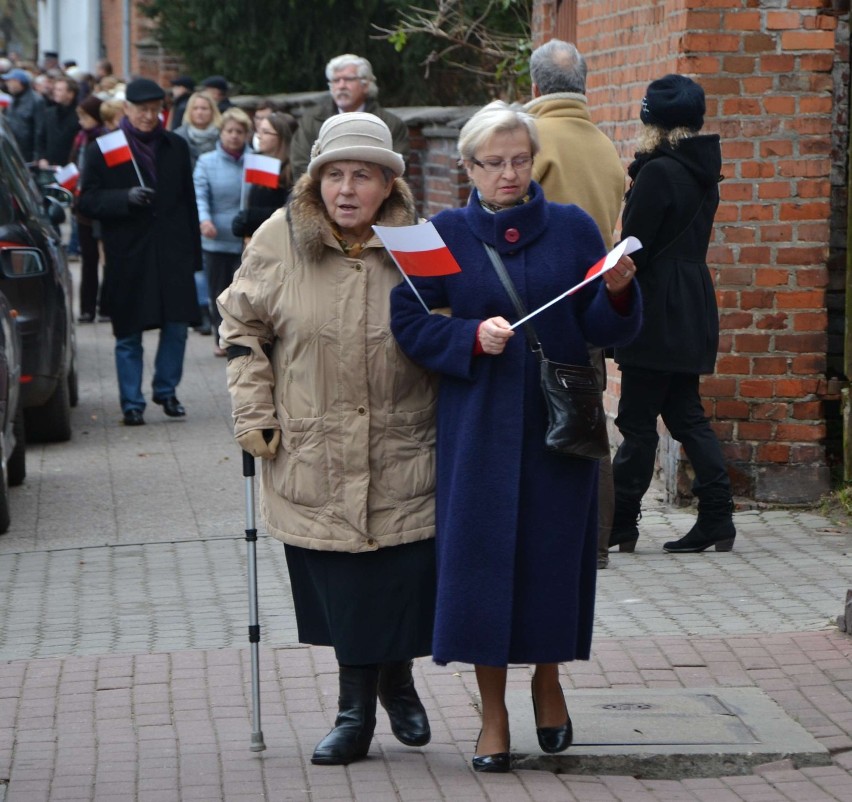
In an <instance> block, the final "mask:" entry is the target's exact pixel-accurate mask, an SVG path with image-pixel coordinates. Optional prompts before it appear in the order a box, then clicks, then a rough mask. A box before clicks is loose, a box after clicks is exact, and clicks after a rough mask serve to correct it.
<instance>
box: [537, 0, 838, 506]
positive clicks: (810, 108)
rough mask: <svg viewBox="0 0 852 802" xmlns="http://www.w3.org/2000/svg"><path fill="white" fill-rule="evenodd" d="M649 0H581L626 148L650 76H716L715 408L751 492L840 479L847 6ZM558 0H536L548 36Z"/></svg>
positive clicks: (584, 26)
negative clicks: (837, 435) (831, 476)
mask: <svg viewBox="0 0 852 802" xmlns="http://www.w3.org/2000/svg"><path fill="white" fill-rule="evenodd" d="M638 5H639V4H636V3H633V2H631V1H630V0H579V2H578V33H577V41H576V44H577V46H578V47H579V48H580V50H581V52H583V53H584V55H585V56H586V58H587V60H588V63H589V81H588V95H589V101H590V105H591V107H592V114H593V116H594V117H595V120H596V122H598V124H599V125H600V126H601V128H602V129H603V130H604V131H606V133H607V134H609V136H610V137H611V138H612V139H613V140H614V141H615V142H616V145H617V146H618V147H619V150H620V152H621V154H622V156H623V157H624V159H625V163H626V162H627V161H628V160H629V158H630V155H631V153H632V150H633V143H634V141H635V135H636V131H637V129H638V123H637V117H638V107H639V102H640V101H641V98H642V96H643V94H644V89H645V86H646V85H647V83H648V81H649V80H651V79H653V78H655V77H659V76H661V75H663V74H664V73H666V72H680V73H683V74H687V75H690V76H691V77H693V78H695V79H696V80H697V81H698V82H699V83H701V84H702V86H703V87H704V89H705V90H706V92H707V100H708V109H707V118H706V119H707V124H706V130H707V131H708V132H718V133H720V134H721V135H722V142H723V146H722V147H723V157H724V168H723V170H724V175H725V181H724V182H723V183H722V185H721V194H722V203H721V205H720V208H719V212H718V214H717V217H716V231H715V239H714V241H713V242H712V244H711V248H710V253H709V262H710V266H711V270H713V272H714V275H715V278H716V285H717V295H718V299H719V305H720V316H721V326H722V340H721V347H720V354H719V361H718V365H717V372H716V375H715V376H714V377H708V378H707V379H705V380H704V381H703V393H704V395H705V398H706V400H707V403H706V406H707V411H708V413H710V414H711V415H712V417H713V420H714V426H715V427H716V430H717V433H718V434H719V436H720V438H721V440H722V441H723V447H724V450H725V453H726V456H727V458H728V460H729V464H730V466H731V472H732V477H733V479H734V481H735V485H736V491H737V492H738V493H740V494H743V495H747V496H752V497H754V498H757V499H763V500H771V501H787V502H797V501H808V500H812V499H814V498H816V497H818V496H819V495H820V494H821V493H822V492H825V490H827V489H828V484H829V482H828V468H827V465H828V464H829V462H830V456H831V442H830V441H829V440H828V434H829V424H830V423H831V420H832V417H833V416H836V414H837V412H836V394H835V393H836V387H835V386H834V383H830V382H828V381H827V375H830V373H829V366H830V363H831V364H832V365H837V364H840V361H839V354H840V352H841V351H842V330H843V328H842V327H843V322H842V288H843V276H844V267H843V262H844V258H845V216H846V191H845V187H846V156H845V154H846V151H845V148H846V141H847V137H848V115H847V109H848V40H849V34H848V15H846V16H845V17H843V18H841V19H840V23H841V24H840V25H839V26H838V17H837V16H834V15H832V14H831V13H826V12H825V11H824V10H823V6H827V5H829V4H828V3H826V2H823V0H788V1H787V2H778V3H775V4H774V5H775V6H776V7H774V8H756V7H755V6H756V5H757V4H756V3H755V2H753V0H664V1H663V2H658V3H655V4H654V5H653V6H651V5H650V4H642V7H637V6H638ZM761 5H764V4H761ZM555 7H556V2H555V0H542V1H541V2H538V3H536V9H535V23H536V25H537V26H539V27H538V28H537V29H536V31H535V33H534V36H535V38H536V41H537V42H540V41H544V40H545V39H546V38H548V37H547V36H546V33H547V31H548V30H550V29H551V28H550V27H549V26H550V25H551V20H552V18H553V16H552V15H553V12H554V10H555ZM542 34H545V35H542ZM838 293H839V294H840V302H838V299H837V296H838ZM832 297H834V300H833V301H832ZM832 310H833V311H832ZM830 313H831V314H832V321H833V322H832V325H831V326H830V324H829V314H830ZM838 317H840V319H839V320H838ZM830 329H832V330H833V331H834V332H835V333H834V335H833V337H832V342H830V341H829V330H830ZM838 329H839V331H840V334H839V335H838V333H837V330H838ZM616 376H617V374H616ZM834 431H835V432H836V427H835V429H834ZM682 468H683V466H682V465H681V469H682ZM674 485H680V486H682V485H683V482H670V486H674Z"/></svg>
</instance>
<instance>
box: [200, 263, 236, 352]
mask: <svg viewBox="0 0 852 802" xmlns="http://www.w3.org/2000/svg"><path fill="white" fill-rule="evenodd" d="M242 258H243V255H242V254H241V253H219V252H218V251H205V252H204V273H205V274H206V276H207V291H208V293H209V294H210V322H211V324H212V326H213V333H214V335H215V336H216V342H217V343H218V341H219V324H220V323H221V322H222V316H221V315H220V314H219V309H218V307H217V306H216V299H217V298H218V297H219V296H220V295H221V294H222V293H223V292H224V291H225V290H227V289H228V287H230V286H231V281H232V280H233V278H234V273H236V272H237V268H238V267H239V266H240V261H241V260H242Z"/></svg>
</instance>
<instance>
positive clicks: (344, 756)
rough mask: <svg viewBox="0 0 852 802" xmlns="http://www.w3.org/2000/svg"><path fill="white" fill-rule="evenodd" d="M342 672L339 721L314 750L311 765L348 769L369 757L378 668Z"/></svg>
mask: <svg viewBox="0 0 852 802" xmlns="http://www.w3.org/2000/svg"><path fill="white" fill-rule="evenodd" d="M339 670H340V696H339V697H338V700H337V718H336V719H335V720H334V729H333V730H332V731H331V732H330V733H329V734H328V735H326V736H325V738H323V739H322V740H321V741H320V742H319V743H318V744H317V748H316V749H315V750H314V754H313V757H312V758H311V763H315V764H317V765H322V766H345V765H346V764H348V763H352V762H353V761H355V760H360V759H361V758H363V757H366V756H367V752H368V751H369V749H370V742H371V741H372V740H373V732H374V730H375V729H376V694H377V688H378V682H379V668H378V666H376V665H366V666H344V665H341V666H340V668H339Z"/></svg>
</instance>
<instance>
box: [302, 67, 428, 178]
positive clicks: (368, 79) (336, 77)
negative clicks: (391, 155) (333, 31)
mask: <svg viewBox="0 0 852 802" xmlns="http://www.w3.org/2000/svg"><path fill="white" fill-rule="evenodd" d="M325 77H326V78H327V79H328V88H329V93H330V94H329V97H328V98H327V99H325V100H323V101H322V102H321V103H319V104H318V105H317V106H316V107H314V108H312V109H309V110H307V111H306V112H305V113H304V114H303V115H302V118H301V120H300V121H299V127H298V129H297V130H296V133H295V134H294V135H293V142H292V144H291V145H290V162H291V163H292V165H293V179H294V180H297V179H298V178H299V177H300V176H301V175H302V173H304V172H305V170H306V169H307V167H308V162H309V161H310V160H311V148H312V147H313V144H314V142H315V141H316V138H317V135H318V134H319V130H320V128H321V127H322V124H323V123H324V122H325V121H326V120H327V119H328V118H329V117H331V116H332V115H334V114H345V113H346V112H350V111H366V112H369V113H370V114H375V115H376V117H378V118H379V119H381V120H383V121H384V122H385V123H386V124H387V127H388V128H390V132H391V136H392V138H393V149H394V150H395V151H396V152H397V153H399V154H400V156H402V158H403V159H405V162H406V163H408V156H409V154H410V152H411V148H410V146H409V143H408V126H407V125H406V124H405V123H404V122H403V121H402V120H400V119H399V117H397V116H396V115H395V114H392V113H391V112H389V111H388V110H387V109H384V108H382V107H381V106H380V105H379V102H378V100H376V98H377V97H378V95H379V88H378V86H377V85H376V77H375V75H373V67H372V65H371V64H370V62H369V61H367V59H365V58H362V57H361V56H356V55H353V54H352V53H345V54H344V55H342V56H335V57H334V58H333V59H332V60H331V61H329V62H328V64H326V67H325Z"/></svg>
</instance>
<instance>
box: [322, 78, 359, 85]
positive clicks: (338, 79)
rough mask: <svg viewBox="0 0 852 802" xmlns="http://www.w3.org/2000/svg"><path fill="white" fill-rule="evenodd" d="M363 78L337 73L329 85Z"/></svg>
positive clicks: (347, 82) (352, 81)
mask: <svg viewBox="0 0 852 802" xmlns="http://www.w3.org/2000/svg"><path fill="white" fill-rule="evenodd" d="M361 80H363V79H362V78H359V77H358V76H357V75H337V76H335V77H334V78H332V79H331V80H330V81H329V82H328V85H329V86H334V85H335V84H339V83H340V82H341V81H342V82H343V83H345V84H351V83H354V82H355V81H361Z"/></svg>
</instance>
